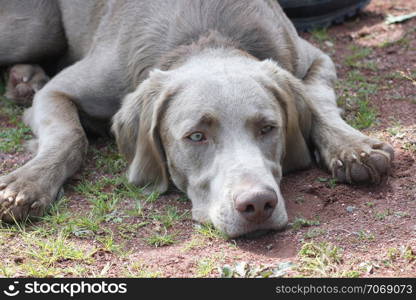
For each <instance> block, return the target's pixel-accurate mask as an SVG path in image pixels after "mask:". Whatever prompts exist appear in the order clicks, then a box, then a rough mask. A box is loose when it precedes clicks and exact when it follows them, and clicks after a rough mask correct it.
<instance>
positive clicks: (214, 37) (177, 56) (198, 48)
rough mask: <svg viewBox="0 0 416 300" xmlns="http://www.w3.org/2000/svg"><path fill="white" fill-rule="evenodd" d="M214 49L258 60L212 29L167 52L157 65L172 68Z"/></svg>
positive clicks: (164, 68) (166, 68)
mask: <svg viewBox="0 0 416 300" xmlns="http://www.w3.org/2000/svg"><path fill="white" fill-rule="evenodd" d="M212 50H221V51H223V52H227V53H228V54H230V55H232V56H246V57H250V58H252V59H255V60H257V58H255V57H254V56H252V55H250V54H249V53H247V52H246V51H244V50H242V49H241V47H240V46H239V44H238V43H237V42H235V41H232V40H230V39H227V38H226V37H224V36H223V35H221V34H220V33H219V32H217V31H210V32H209V33H207V34H205V35H201V36H200V38H199V39H198V40H197V41H196V42H193V43H190V44H185V45H180V46H178V47H176V48H175V49H173V50H172V51H170V52H168V53H166V54H165V55H164V56H163V57H162V58H161V59H160V61H159V64H158V65H157V66H156V67H157V68H159V69H161V70H164V71H166V70H172V69H176V68H178V67H180V66H182V65H184V64H185V63H186V62H187V61H188V60H189V59H190V58H192V57H195V56H197V55H200V54H202V53H205V52H207V51H212Z"/></svg>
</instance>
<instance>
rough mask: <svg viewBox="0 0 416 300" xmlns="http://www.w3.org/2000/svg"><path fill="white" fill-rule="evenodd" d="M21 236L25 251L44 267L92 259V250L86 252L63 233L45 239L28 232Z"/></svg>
mask: <svg viewBox="0 0 416 300" xmlns="http://www.w3.org/2000/svg"><path fill="white" fill-rule="evenodd" d="M22 238H23V240H24V241H25V243H26V244H27V246H26V250H25V253H26V254H27V255H29V257H31V258H32V259H34V260H36V261H37V262H39V263H40V264H42V265H43V266H46V267H49V266H53V265H54V264H55V263H59V262H64V261H85V262H91V261H92V257H91V254H92V252H90V253H86V252H85V251H83V250H82V249H80V247H79V246H78V245H75V244H73V243H71V242H70V241H69V240H68V238H67V236H66V235H65V234H63V233H60V234H58V235H57V236H55V237H54V238H53V239H46V240H45V239H40V238H38V237H36V236H34V235H33V234H30V233H28V234H24V235H22Z"/></svg>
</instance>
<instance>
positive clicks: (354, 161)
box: [301, 40, 394, 183]
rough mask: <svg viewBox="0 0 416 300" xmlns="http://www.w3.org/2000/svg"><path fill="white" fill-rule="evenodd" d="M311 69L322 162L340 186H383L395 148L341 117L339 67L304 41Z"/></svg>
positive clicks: (310, 98) (310, 93) (308, 80)
mask: <svg viewBox="0 0 416 300" xmlns="http://www.w3.org/2000/svg"><path fill="white" fill-rule="evenodd" d="M301 41H302V43H304V44H302V48H303V49H304V50H305V51H307V53H308V54H309V59H310V62H309V64H310V68H309V70H308V72H307V74H306V76H305V78H304V84H305V88H306V91H307V95H306V97H307V99H306V100H307V103H308V106H309V108H310V110H311V112H312V118H313V120H312V130H311V138H312V141H313V143H314V145H315V146H316V149H317V150H318V155H319V159H320V160H321V162H322V163H323V165H324V166H326V167H327V168H328V169H329V170H330V171H331V172H332V175H333V177H335V178H336V179H337V180H338V181H340V182H348V183H365V182H371V183H379V182H380V180H381V178H382V177H383V176H384V175H386V174H388V173H389V170H390V164H391V161H392V160H393V157H394V150H393V148H392V147H391V146H390V145H389V144H387V143H384V142H381V141H379V140H377V139H374V138H370V137H368V136H366V135H364V134H362V133H361V132H359V131H358V130H356V129H354V128H352V127H351V126H349V125H348V124H347V123H346V122H345V121H344V120H343V119H342V118H341V115H340V109H339V108H338V107H337V104H336V96H335V92H334V89H333V84H334V81H335V80H336V74H335V66H334V64H333V62H332V61H331V59H330V58H329V57H328V56H327V55H325V54H324V53H322V52H321V51H320V50H318V49H316V48H315V47H313V46H311V45H310V44H309V43H307V42H305V41H304V40H301Z"/></svg>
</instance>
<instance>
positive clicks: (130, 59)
mask: <svg viewBox="0 0 416 300" xmlns="http://www.w3.org/2000/svg"><path fill="white" fill-rule="evenodd" d="M50 57H58V58H60V60H59V63H57V65H59V66H60V69H59V70H58V71H57V72H56V74H55V75H54V76H52V78H51V80H50V81H48V82H47V83H46V81H47V78H46V75H45V73H43V70H42V69H40V68H39V67H38V66H36V64H39V63H40V62H42V61H43V62H44V61H47V60H48V58H50ZM0 66H7V67H10V69H9V70H10V73H9V82H8V91H7V95H9V97H10V98H14V99H16V101H20V102H25V101H31V98H32V95H34V97H33V104H32V106H31V107H30V108H29V109H28V110H27V111H26V113H25V115H24V121H25V122H26V123H27V124H29V125H30V127H31V128H32V130H33V132H34V134H35V136H36V140H37V150H36V154H35V156H34V157H33V159H32V160H30V161H29V162H28V163H26V164H25V165H23V166H22V167H20V168H19V169H17V170H15V171H13V172H11V173H10V174H7V175H3V176H2V177H1V178H0V190H1V191H0V216H1V219H2V220H3V221H10V220H12V219H17V220H20V219H24V218H27V217H35V216H40V215H42V214H43V213H44V211H45V209H46V208H47V207H48V206H49V204H50V203H51V202H52V201H53V200H54V199H55V198H56V197H57V193H58V191H59V190H60V188H61V186H62V185H63V184H64V182H65V180H67V179H68V178H69V177H70V176H72V175H73V174H74V173H75V172H76V171H77V170H78V169H79V168H80V166H81V164H82V162H83V159H84V158H85V154H86V152H87V146H88V140H87V137H86V132H88V131H89V130H94V131H99V130H100V129H104V128H106V125H107V124H109V122H112V132H113V133H114V135H115V137H116V140H117V144H118V147H119V150H120V152H121V153H122V154H123V155H124V156H125V157H126V159H127V161H128V163H129V168H128V179H129V181H130V182H132V183H134V184H136V185H138V186H140V187H146V189H148V190H151V191H158V192H165V191H166V190H167V188H168V185H169V184H170V183H172V184H174V185H175V186H176V187H177V188H179V189H180V190H182V191H184V192H185V193H186V194H187V195H188V197H189V198H190V199H191V200H192V207H193V208H192V215H193V219H194V220H196V221H199V222H209V223H212V224H213V225H214V226H215V227H217V228H218V229H220V230H222V231H223V232H224V233H226V234H227V235H228V236H230V237H236V236H240V235H244V234H247V233H250V232H255V231H264V230H270V229H272V230H277V229H282V228H284V226H285V225H286V224H287V220H288V218H287V213H286V209H285V202H284V199H283V198H282V195H281V192H280V190H279V184H280V181H281V179H282V176H283V174H284V173H286V172H289V171H293V170H298V169H304V168H306V167H308V166H309V165H310V164H311V162H312V159H318V160H319V162H320V163H321V164H322V165H323V166H324V167H326V168H327V169H328V170H329V172H331V173H332V175H333V177H334V178H336V179H337V180H338V181H339V182H347V183H362V182H368V183H374V184H376V183H379V182H380V180H381V178H383V177H384V176H385V175H386V174H388V171H389V168H390V164H391V161H392V160H393V153H394V152H393V149H392V147H391V146H390V145H388V144H386V143H383V142H381V141H378V140H376V139H373V138H369V137H367V136H365V135H363V134H362V133H360V132H359V131H357V130H355V129H353V128H352V127H350V126H349V125H348V124H346V123H345V122H344V121H343V120H342V118H341V117H340V110H339V109H338V108H337V106H336V96H335V93H334V89H333V84H334V81H335V80H336V73H335V68H334V64H333V62H332V61H331V59H330V58H329V57H328V56H327V55H326V54H324V53H323V52H321V51H320V50H318V49H317V48H315V47H314V46H312V45H311V44H309V43H308V42H306V41H305V40H304V39H302V38H300V37H299V36H298V34H297V33H296V31H295V29H294V27H293V25H292V24H291V22H290V21H289V20H288V18H287V17H286V16H285V15H284V13H283V12H282V9H281V8H280V6H279V5H278V3H277V1H276V0H152V1H148V0H109V1H98V0H97V1H83V0H71V1H64V0H61V1H49V0H26V1H10V0H0ZM13 66H14V67H13ZM45 83H46V85H44V84H45ZM43 85H44V86H43ZM42 86H43V87H42ZM41 87H42V88H41ZM35 92H36V93H35ZM108 128H109V127H108ZM311 153H315V154H316V155H311Z"/></svg>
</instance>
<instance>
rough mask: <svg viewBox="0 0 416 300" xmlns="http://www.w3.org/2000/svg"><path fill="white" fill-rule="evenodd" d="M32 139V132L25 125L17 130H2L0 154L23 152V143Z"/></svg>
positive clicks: (0, 132)
mask: <svg viewBox="0 0 416 300" xmlns="http://www.w3.org/2000/svg"><path fill="white" fill-rule="evenodd" d="M31 138H32V134H31V131H30V129H29V128H28V127H26V126H24V125H19V127H17V128H7V127H5V128H1V129H0V152H3V153H14V152H20V151H22V150H23V145H22V141H23V140H29V139H31Z"/></svg>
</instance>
